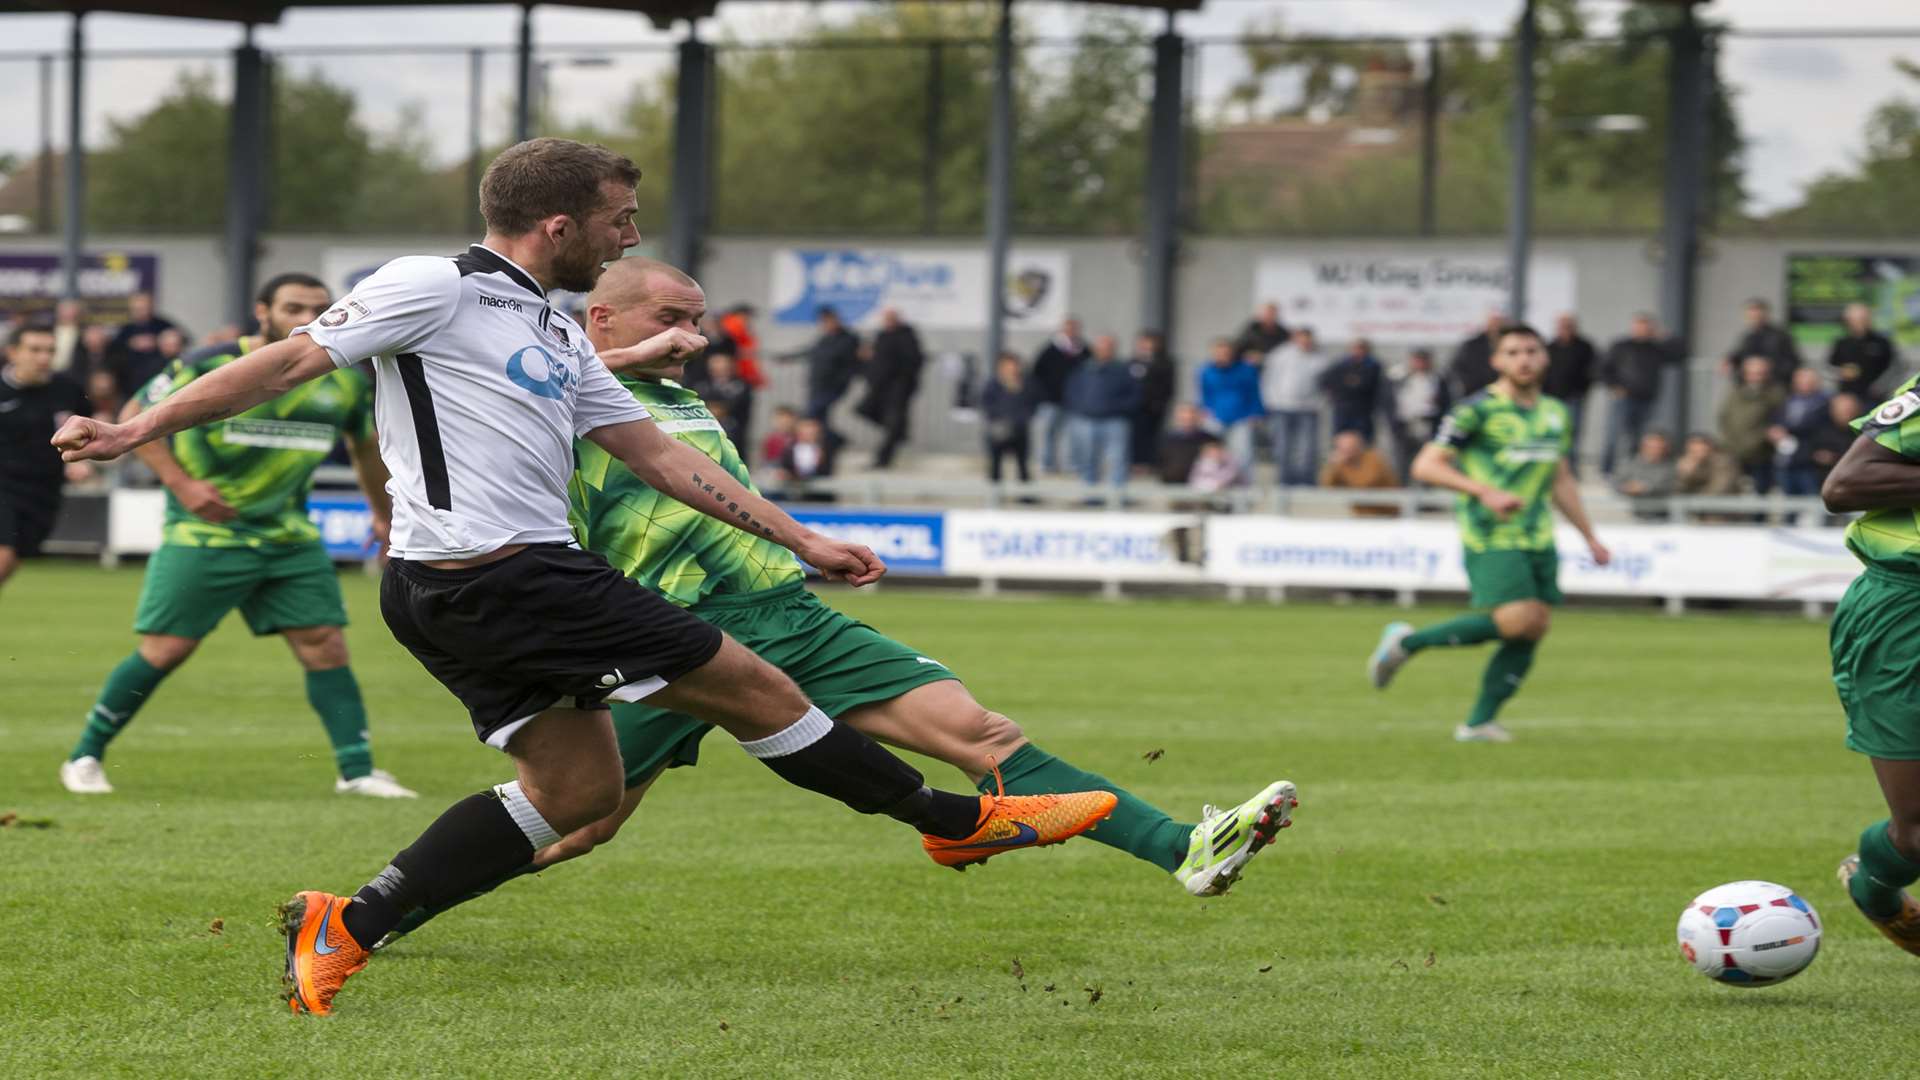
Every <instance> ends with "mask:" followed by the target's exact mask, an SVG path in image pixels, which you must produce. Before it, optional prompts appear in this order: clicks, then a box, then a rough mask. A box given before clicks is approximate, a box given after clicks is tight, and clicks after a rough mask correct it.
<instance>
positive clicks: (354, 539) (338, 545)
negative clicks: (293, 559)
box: [307, 491, 374, 561]
mask: <svg viewBox="0 0 1920 1080" xmlns="http://www.w3.org/2000/svg"><path fill="white" fill-rule="evenodd" d="M307 519H308V520H310V521H312V522H313V527H314V528H316V529H319V530H320V542H321V543H322V544H324V545H326V548H327V554H328V555H330V556H332V557H333V558H335V559H341V560H349V561H350V560H356V559H366V558H369V557H371V556H372V555H373V553H374V543H373V511H372V510H370V509H368V508H367V497H366V496H365V495H362V494H360V493H359V492H357V491H354V492H343V493H341V494H338V495H331V494H327V495H320V494H316V495H312V496H310V497H308V499H307Z"/></svg>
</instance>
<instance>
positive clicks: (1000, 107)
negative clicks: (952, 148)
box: [985, 0, 1013, 371]
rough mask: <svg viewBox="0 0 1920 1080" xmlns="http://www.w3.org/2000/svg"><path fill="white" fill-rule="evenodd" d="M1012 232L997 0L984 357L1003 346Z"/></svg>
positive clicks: (1008, 109)
mask: <svg viewBox="0 0 1920 1080" xmlns="http://www.w3.org/2000/svg"><path fill="white" fill-rule="evenodd" d="M1012 232H1013V0H1000V22H999V24H998V25H996V26H995V27H994V30H993V107H992V110H991V113H990V114H989V117H988V128H987V251H988V257H987V355H986V365H985V370H988V371H991V370H993V365H994V363H995V362H997V360H998V359H999V356H1000V353H1001V352H1002V351H1003V350H1005V348H1006V340H1007V327H1006V314H1007V312H1006V303H1005V296H1006V288H1007V248H1008V247H1009V245H1010V242H1011V239H1012Z"/></svg>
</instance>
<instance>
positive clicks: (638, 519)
mask: <svg viewBox="0 0 1920 1080" xmlns="http://www.w3.org/2000/svg"><path fill="white" fill-rule="evenodd" d="M620 382H621V385H623V386H625V387H626V388H627V389H628V390H629V391H631V392H632V394H633V397H634V400H636V401H638V402H639V403H640V404H641V406H642V407H644V408H645V409H646V410H647V412H648V414H650V415H651V416H652V418H653V422H654V423H656V424H659V425H660V430H661V431H662V432H663V433H665V434H667V435H671V436H673V437H674V438H676V439H679V440H680V441H681V442H684V443H687V444H689V445H691V446H692V447H693V448H694V449H696V450H698V451H700V452H701V453H703V454H705V455H707V456H708V457H710V458H712V459H713V460H714V461H715V462H716V463H717V464H718V465H719V467H720V468H721V469H722V470H724V471H725V472H726V473H727V474H729V475H730V476H732V477H733V478H734V479H735V480H737V481H739V482H740V483H742V484H745V485H746V486H747V487H749V488H752V487H753V481H752V480H750V479H749V478H748V476H747V465H746V462H744V461H742V460H741V459H740V451H739V450H738V449H736V448H735V447H734V445H733V442H732V440H730V439H728V438H727V436H726V433H725V432H723V431H722V430H721V428H720V421H719V420H717V419H715V418H714V415H713V414H712V413H710V412H708V411H707V407H706V405H705V404H704V403H703V402H702V401H701V400H700V395H698V394H696V393H694V392H693V391H691V390H688V389H687V388H685V387H683V386H680V385H679V384H677V383H671V382H649V381H646V380H644V379H630V378H625V377H622V378H621V379H620ZM755 490H756V491H758V489H755ZM567 496H568V498H567V502H568V516H569V517H570V518H571V519H572V521H573V532H574V536H575V537H577V538H578V539H579V541H580V546H582V547H584V548H586V549H587V550H589V551H592V552H595V553H597V554H599V555H600V556H601V557H603V558H605V559H606V560H607V562H609V563H611V564H612V565H613V567H614V569H616V570H618V571H620V572H621V573H623V574H625V575H626V576H628V577H630V578H632V579H633V580H635V581H637V582H639V583H640V584H642V585H645V586H646V587H647V588H649V589H652V590H653V591H655V592H657V593H660V594H661V595H662V596H665V597H666V598H667V599H669V600H671V601H673V602H674V603H676V604H680V605H681V606H683V607H686V606H692V605H694V604H697V603H699V602H700V601H702V600H704V599H706V598H707V597H709V596H716V595H739V594H741V593H753V592H762V591H765V590H767V589H772V588H776V587H778V586H780V585H784V584H786V583H788V582H790V581H799V580H801V579H802V578H803V577H804V576H805V575H804V572H803V571H802V570H801V569H800V562H799V560H797V559H795V558H794V556H793V553H792V552H790V551H788V550H787V549H786V548H783V547H781V546H780V545H778V544H776V543H774V542H773V541H771V540H768V539H765V538H764V537H759V536H754V535H752V534H750V533H747V532H743V531H741V530H739V529H736V528H734V527H733V526H731V525H728V524H726V523H725V522H722V521H718V520H715V519H714V518H711V517H708V516H707V515H706V514H703V513H701V512H700V511H698V510H695V509H693V508H692V507H690V506H688V505H686V504H685V503H682V502H679V501H678V500H675V499H673V498H672V497H670V496H667V495H663V494H661V493H660V492H658V491H655V490H654V489H653V488H651V487H648V486H647V485H646V484H645V483H644V482H642V481H641V479H640V478H639V477H637V476H635V475H633V473H632V472H631V471H630V470H629V469H628V468H627V467H626V466H625V465H623V464H621V463H620V462H618V461H616V460H614V458H613V456H612V455H611V454H608V453H607V452H606V451H605V450H602V449H601V448H600V447H599V446H597V445H595V444H593V443H591V442H588V441H586V440H585V439H579V440H575V442H574V473H573V480H572V482H571V483H570V484H568V486H567Z"/></svg>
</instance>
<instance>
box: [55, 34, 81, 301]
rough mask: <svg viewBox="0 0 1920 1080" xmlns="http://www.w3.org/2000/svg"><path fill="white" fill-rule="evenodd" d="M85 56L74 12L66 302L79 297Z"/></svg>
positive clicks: (63, 275)
mask: <svg viewBox="0 0 1920 1080" xmlns="http://www.w3.org/2000/svg"><path fill="white" fill-rule="evenodd" d="M86 55H87V34H86V16H85V15H84V14H82V13H80V12H74V15H73V30H72V36H71V38H70V39H69V41H68V43H67V158H66V181H67V184H66V187H67V191H66V200H65V203H64V204H63V206H62V209H61V224H62V225H63V226H64V228H63V230H62V232H63V233H64V236H63V238H62V242H61V246H60V281H61V285H60V295H61V297H63V298H64V299H67V300H78V299H79V298H80V256H81V250H80V249H81V248H82V246H84V245H85V244H86V221H87V146H86V142H87V139H86V109H85V105H86V100H85V95H84V94H83V93H82V90H83V88H84V87H85V85H86Z"/></svg>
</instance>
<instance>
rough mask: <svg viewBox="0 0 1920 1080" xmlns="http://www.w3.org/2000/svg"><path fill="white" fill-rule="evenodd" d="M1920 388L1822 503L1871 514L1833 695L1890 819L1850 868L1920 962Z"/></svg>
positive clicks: (1836, 655) (1909, 391) (1838, 476)
mask: <svg viewBox="0 0 1920 1080" xmlns="http://www.w3.org/2000/svg"><path fill="white" fill-rule="evenodd" d="M1916 382H1920V379H1908V380H1907V381H1906V383H1905V384H1903V385H1902V386H1901V387H1900V389H1899V390H1898V391H1897V392H1896V393H1895V394H1894V396H1893V399H1892V400H1890V401H1888V402H1886V403H1885V404H1883V405H1881V406H1880V407H1879V408H1877V409H1875V410H1874V411H1872V412H1871V413H1868V414H1867V415H1866V416H1863V417H1861V418H1860V419H1858V420H1856V421H1854V424H1853V427H1854V430H1855V431H1858V432H1859V433H1860V434H1861V435H1862V436H1863V437H1862V438H1859V439H1856V440H1855V441H1854V443H1853V445H1852V446H1851V447H1849V448H1848V449H1847V452H1846V454H1845V456H1843V457H1842V458H1841V459H1840V462H1839V464H1837V465H1835V466H1834V468H1833V472H1831V473H1829V474H1828V475H1827V480H1826V483H1825V484H1824V485H1823V486H1822V488H1821V490H1820V494H1821V496H1822V497H1824V498H1825V499H1826V503H1827V509H1829V510H1832V511H1834V512H1835V513H1845V512H1852V511H1864V513H1862V514H1861V516H1860V517H1859V518H1858V519H1857V520H1855V521H1854V522H1853V524H1851V525H1849V526H1847V548H1848V549H1849V550H1851V551H1852V552H1853V554H1854V557H1855V558H1857V559H1859V560H1860V562H1861V563H1862V564H1863V565H1864V566H1865V567H1866V569H1865V571H1864V572H1862V573H1861V574H1860V576H1859V577H1856V578H1854V579H1853V583H1852V584H1851V585H1849V586H1847V592H1846V595H1845V596H1843V597H1841V599H1840V604H1839V606H1838V607H1836V608H1834V611H1833V624H1832V626H1831V627H1830V629H1829V639H1830V640H1829V646H1830V648H1831V651H1832V654H1833V685H1834V689H1835V690H1837V691H1838V692H1839V695H1840V704H1841V705H1842V706H1843V707H1844V708H1845V709H1846V713H1847V746H1848V748H1849V749H1852V750H1854V751H1857V752H1859V753H1862V754H1865V755H1867V757H1868V759H1869V760H1871V761H1872V763H1873V774H1874V776H1875V778H1876V779H1878V780H1879V782H1880V794H1881V795H1882V797H1884V798H1885V799H1886V802H1887V809H1888V811H1889V816H1888V817H1887V819H1886V820H1884V821H1878V822H1875V823H1874V824H1873V825H1870V826H1868V828H1867V830H1866V831H1865V832H1864V833H1861V834H1860V847H1859V850H1858V851H1857V852H1856V853H1855V854H1853V855H1849V856H1847V857H1846V859H1845V860H1843V861H1842V862H1841V864H1840V881H1841V883H1842V884H1844V885H1845V886H1846V887H1847V893H1848V895H1849V896H1851V897H1852V898H1853V904H1854V906H1855V907H1856V908H1858V909H1859V910H1860V913H1861V914H1862V915H1865V916H1866V917H1867V921H1868V922H1870V923H1872V924H1873V925H1874V927H1875V928H1876V929H1878V930H1879V931H1880V933H1881V934H1883V935H1885V936H1886V937H1887V939H1888V940H1890V941H1892V942H1893V943H1894V944H1895V945H1898V946H1900V947H1901V948H1902V949H1905V950H1906V951H1908V952H1910V953H1913V954H1915V955H1920V901H1916V900H1915V899H1914V898H1913V896H1912V895H1911V894H1909V893H1908V892H1907V889H1906V887H1907V886H1908V885H1911V884H1913V883H1914V882H1915V881H1916V880H1920V634H1917V633H1916V632H1915V630H1916V627H1920V386H1916V385H1915V384H1916Z"/></svg>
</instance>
